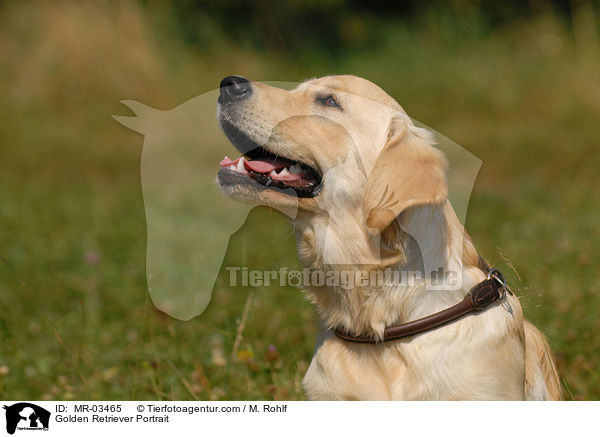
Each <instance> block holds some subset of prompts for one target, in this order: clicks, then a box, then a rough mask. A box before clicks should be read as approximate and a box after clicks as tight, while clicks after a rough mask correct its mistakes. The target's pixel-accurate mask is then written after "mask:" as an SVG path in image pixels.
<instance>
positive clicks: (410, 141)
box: [365, 117, 448, 232]
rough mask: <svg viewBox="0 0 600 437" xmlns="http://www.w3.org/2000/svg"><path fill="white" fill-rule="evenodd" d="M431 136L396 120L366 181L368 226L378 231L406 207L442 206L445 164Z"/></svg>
mask: <svg viewBox="0 0 600 437" xmlns="http://www.w3.org/2000/svg"><path fill="white" fill-rule="evenodd" d="M433 142H434V140H433V136H432V134H431V133H430V132H429V131H428V130H426V129H423V128H419V127H415V126H414V125H412V123H411V122H410V121H405V120H403V119H401V118H400V117H396V118H394V119H393V120H392V123H391V124H390V130H389V133H388V141H387V143H386V145H385V146H384V148H383V150H382V152H381V153H380V154H379V156H378V157H377V160H376V161H375V166H374V167H373V170H372V171H371V174H370V175H369V177H368V179H367V188H366V191H365V208H366V209H365V212H366V217H367V226H368V227H369V228H373V229H376V230H378V231H379V232H381V231H383V230H384V229H385V228H387V227H388V226H389V225H390V224H391V223H392V222H393V221H394V219H395V218H396V217H397V216H398V215H399V214H400V213H401V212H402V211H404V210H405V209H406V208H408V207H411V206H415V205H427V204H436V203H443V202H445V201H446V199H447V198H448V185H447V183H446V167H447V162H446V158H445V157H444V155H443V153H442V152H440V151H439V150H438V149H436V148H435V147H433V146H432V144H433Z"/></svg>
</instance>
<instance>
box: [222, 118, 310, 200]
mask: <svg viewBox="0 0 600 437" xmlns="http://www.w3.org/2000/svg"><path fill="white" fill-rule="evenodd" d="M231 128H232V127H231V126H229V129H231ZM234 129H235V128H234ZM227 130H228V129H225V131H226V133H227V134H228V135H227V136H228V137H229V139H230V140H231V142H232V143H233V145H234V146H236V147H237V148H238V149H239V150H240V151H242V153H244V155H245V156H241V157H239V158H237V159H235V160H232V159H230V158H228V157H227V156H226V157H225V158H224V159H223V160H222V161H221V162H220V165H221V167H222V168H223V169H227V170H230V171H232V172H236V173H239V175H245V176H247V177H249V178H251V179H253V180H254V181H256V182H257V183H259V184H260V185H263V186H265V187H268V188H275V189H277V188H278V189H281V190H286V191H282V192H284V193H289V191H287V189H288V188H292V189H293V190H294V192H295V193H296V195H297V196H298V197H314V196H315V195H316V194H317V193H318V191H319V189H320V187H321V176H320V174H319V172H318V171H317V170H315V169H314V168H312V167H310V166H308V165H306V164H303V163H301V162H299V161H294V160H291V159H288V158H285V157H281V156H278V155H275V154H274V153H272V152H269V151H268V150H266V149H264V148H262V147H260V146H258V145H257V144H255V143H253V142H252V141H251V140H250V139H249V138H248V137H246V136H245V135H243V134H242V133H241V132H240V131H239V130H237V129H235V130H236V132H235V133H236V135H235V136H233V135H230V134H231V132H227ZM252 146H253V147H252ZM248 149H250V150H248Z"/></svg>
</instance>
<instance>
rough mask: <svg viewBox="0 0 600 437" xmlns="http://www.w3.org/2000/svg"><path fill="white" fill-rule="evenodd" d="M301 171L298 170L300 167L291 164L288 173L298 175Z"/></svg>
mask: <svg viewBox="0 0 600 437" xmlns="http://www.w3.org/2000/svg"><path fill="white" fill-rule="evenodd" d="M301 171H302V170H301V169H300V166H299V165H296V164H293V165H291V166H290V173H293V174H300V173H301Z"/></svg>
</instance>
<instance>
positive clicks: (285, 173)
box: [279, 167, 290, 176]
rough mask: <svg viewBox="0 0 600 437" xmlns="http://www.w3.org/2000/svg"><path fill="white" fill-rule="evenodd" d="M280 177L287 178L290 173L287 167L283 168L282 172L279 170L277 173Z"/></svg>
mask: <svg viewBox="0 0 600 437" xmlns="http://www.w3.org/2000/svg"><path fill="white" fill-rule="evenodd" d="M279 175H280V176H289V175H290V172H289V171H288V169H287V167H286V168H284V169H283V170H281V172H279Z"/></svg>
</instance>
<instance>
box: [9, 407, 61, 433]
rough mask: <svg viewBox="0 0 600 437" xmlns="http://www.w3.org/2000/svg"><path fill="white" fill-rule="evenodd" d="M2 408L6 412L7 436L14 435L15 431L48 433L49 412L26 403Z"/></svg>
mask: <svg viewBox="0 0 600 437" xmlns="http://www.w3.org/2000/svg"><path fill="white" fill-rule="evenodd" d="M3 408H4V409H5V410H6V432H8V433H9V434H14V433H15V430H19V431H23V430H24V431H41V430H43V431H48V425H49V424H50V411H48V410H45V409H43V408H42V407H38V406H37V405H35V404H30V403H28V402H19V403H18V404H13V405H10V406H6V405H4V407H3Z"/></svg>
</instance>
